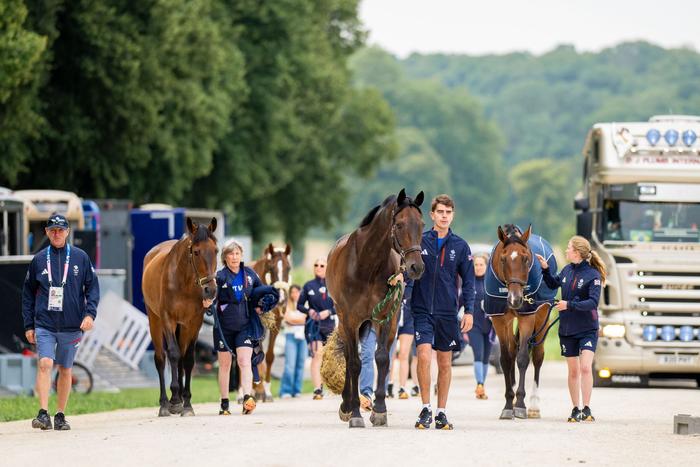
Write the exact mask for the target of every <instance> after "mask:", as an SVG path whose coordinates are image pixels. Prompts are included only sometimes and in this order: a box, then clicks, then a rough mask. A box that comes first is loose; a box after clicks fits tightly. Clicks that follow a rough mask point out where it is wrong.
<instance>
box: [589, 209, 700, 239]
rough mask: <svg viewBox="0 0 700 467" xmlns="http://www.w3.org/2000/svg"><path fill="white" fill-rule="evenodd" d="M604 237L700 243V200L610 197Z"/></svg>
mask: <svg viewBox="0 0 700 467" xmlns="http://www.w3.org/2000/svg"><path fill="white" fill-rule="evenodd" d="M603 211H604V212H603V216H604V223H605V232H604V234H603V235H604V236H603V239H604V240H622V241H633V242H698V238H699V237H698V226H699V225H700V203H643V202H635V201H614V200H606V201H605V205H604V210H603Z"/></svg>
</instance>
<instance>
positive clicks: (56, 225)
mask: <svg viewBox="0 0 700 467" xmlns="http://www.w3.org/2000/svg"><path fill="white" fill-rule="evenodd" d="M46 228H47V229H68V228H70V224H69V223H68V220H67V219H66V218H65V216H62V215H61V214H51V217H49V220H48V221H46Z"/></svg>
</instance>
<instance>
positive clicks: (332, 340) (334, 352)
mask: <svg viewBox="0 0 700 467" xmlns="http://www.w3.org/2000/svg"><path fill="white" fill-rule="evenodd" d="M321 377H322V378H323V382H324V383H325V384H326V387H328V389H330V390H331V392H333V393H334V394H341V393H342V392H343V388H344V387H345V342H344V341H343V336H342V332H341V330H340V328H339V327H337V328H335V330H334V331H333V332H332V333H331V335H330V336H328V341H326V346H325V348H324V350H323V359H322V360H321Z"/></svg>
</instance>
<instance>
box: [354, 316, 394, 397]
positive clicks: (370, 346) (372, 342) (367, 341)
mask: <svg viewBox="0 0 700 467" xmlns="http://www.w3.org/2000/svg"><path fill="white" fill-rule="evenodd" d="M376 350H377V333H376V332H375V330H374V328H373V327H370V328H369V332H365V335H364V336H362V337H361V338H360V361H361V362H362V368H361V370H360V394H374V353H375V351H376ZM395 351H396V339H394V343H393V344H392V345H391V350H390V351H389V362H391V359H392V358H393V355H394V352H395ZM384 384H385V385H386V384H389V374H388V373H387V375H386V382H385V383H384ZM385 387H386V386H385Z"/></svg>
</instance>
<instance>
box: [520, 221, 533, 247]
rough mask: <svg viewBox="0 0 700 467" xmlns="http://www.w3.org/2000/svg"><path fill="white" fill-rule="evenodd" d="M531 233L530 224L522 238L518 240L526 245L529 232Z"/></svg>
mask: <svg viewBox="0 0 700 467" xmlns="http://www.w3.org/2000/svg"><path fill="white" fill-rule="evenodd" d="M531 231H532V224H530V225H529V226H528V227H527V230H526V231H525V233H524V234H523V236H522V237H520V238H522V239H523V242H525V243H527V240H528V239H529V238H530V232H531Z"/></svg>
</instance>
